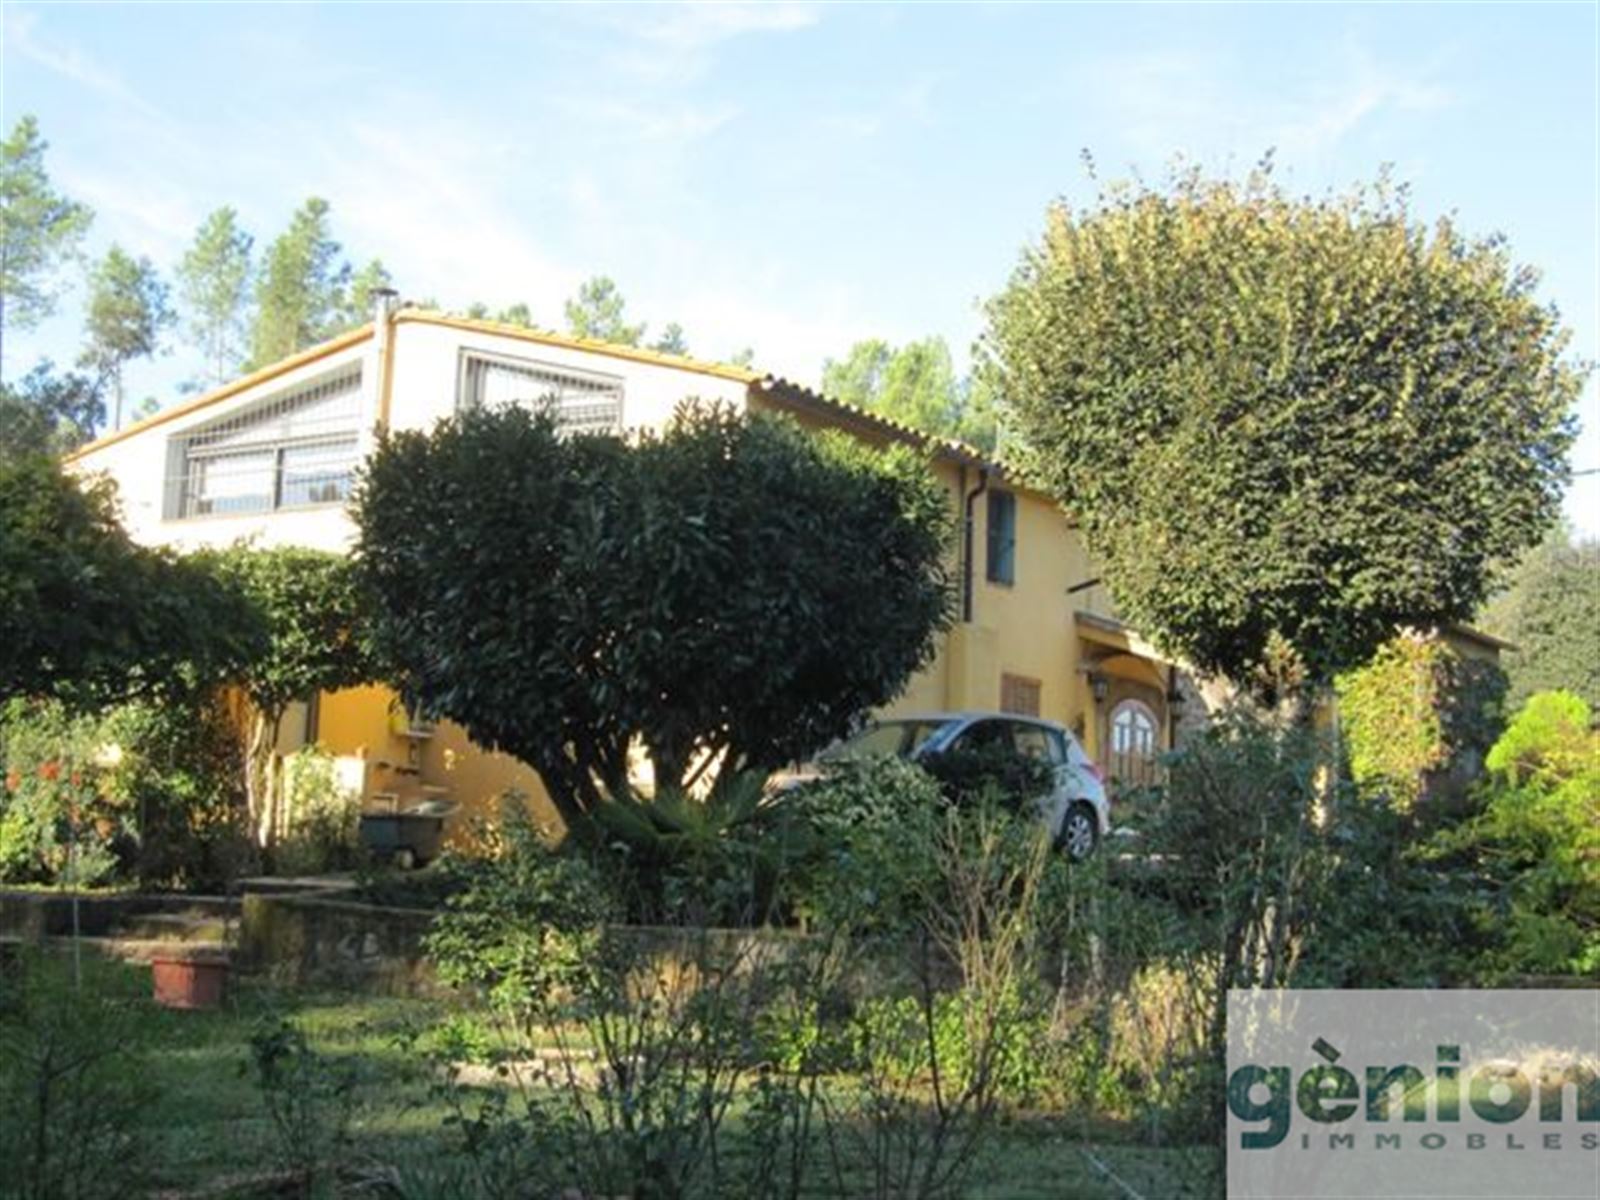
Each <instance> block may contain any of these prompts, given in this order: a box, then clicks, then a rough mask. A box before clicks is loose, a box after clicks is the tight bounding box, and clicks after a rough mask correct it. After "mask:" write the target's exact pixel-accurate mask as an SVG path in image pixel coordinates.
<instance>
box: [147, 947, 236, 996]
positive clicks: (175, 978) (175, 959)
mask: <svg viewBox="0 0 1600 1200" xmlns="http://www.w3.org/2000/svg"><path fill="white" fill-rule="evenodd" d="M150 982H151V984H152V986H153V987H154V989H155V1000H156V1003H157V1004H159V1005H161V1006H162V1007H163V1008H216V1007H218V1006H219V1005H220V1004H221V1003H222V993H223V989H224V988H225V987H226V985H227V982H228V960H227V959H225V958H219V957H217V956H215V955H212V956H202V955H177V956H172V957H167V958H152V959H151V960H150Z"/></svg>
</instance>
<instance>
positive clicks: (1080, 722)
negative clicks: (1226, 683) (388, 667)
mask: <svg viewBox="0 0 1600 1200" xmlns="http://www.w3.org/2000/svg"><path fill="white" fill-rule="evenodd" d="M497 372H498V375H496V374H495V373H497ZM519 373H520V374H519ZM490 375H493V376H494V377H495V378H497V379H500V380H502V382H503V381H504V380H505V379H510V380H512V381H513V382H515V380H516V379H518V378H523V377H527V378H531V379H535V380H542V381H545V382H543V383H539V384H538V385H537V386H540V387H544V386H556V387H558V388H561V389H566V390H570V391H571V392H572V394H573V395H574V396H577V397H578V399H579V400H581V401H583V403H584V404H586V405H588V408H586V409H585V410H584V411H585V412H586V413H588V415H589V418H592V416H593V411H592V410H593V409H594V406H595V405H596V404H599V405H601V406H610V407H608V408H605V409H604V411H605V414H608V415H607V418H606V419H608V420H611V421H612V422H613V423H614V424H615V425H616V426H618V427H659V426H660V425H662V424H664V423H665V422H666V421H667V420H668V419H670V416H671V413H672V411H673V408H674V406H675V405H676V404H677V403H678V402H679V401H681V400H683V399H685V398H687V397H691V396H693V397H698V398H700V399H703V400H709V401H716V402H720V403H724V404H729V405H732V406H735V407H745V408H748V409H753V410H765V411H775V412H783V413H787V414H789V415H791V416H792V417H793V418H795V419H796V420H797V421H799V422H800V423H802V424H803V425H806V426H808V427H811V428H815V429H821V428H828V429H838V430H843V431H845V432H846V433H849V434H852V435H854V436H857V437H860V438H863V439H865V440H867V441H870V442H872V443H874V444H880V445H881V444H885V443H888V442H894V441H899V442H908V443H914V444H918V445H922V446H925V447H927V448H929V449H930V450H931V451H932V455H931V463H932V467H931V469H932V470H934V471H935V472H936V473H937V474H938V477H939V479H940V480H941V482H942V483H943V484H944V486H945V488H946V491H947V493H948V495H949V498H950V504H951V506H952V511H953V512H955V513H956V515H957V517H958V526H959V528H960V530H961V532H960V533H959V534H958V536H957V538H956V542H955V544H954V545H952V546H951V547H950V553H951V556H952V562H953V563H954V564H955V565H956V566H957V568H958V572H957V573H958V576H959V577H960V578H961V579H962V580H963V581H964V583H963V596H962V603H961V612H960V615H959V619H958V621H957V623H956V625H955V626H954V628H953V629H952V630H951V631H950V632H949V633H948V634H946V635H945V636H943V638H942V639H941V642H940V644H939V647H938V652H937V654H936V656H935V658H934V660H933V661H932V663H931V664H930V665H929V666H928V668H927V669H926V670H924V671H923V672H922V673H921V674H919V675H918V676H917V677H916V678H915V679H913V680H912V681H911V683H910V685H909V686H908V687H907V688H906V690H905V692H904V694H903V695H901V696H900V697H898V698H897V699H896V700H895V701H894V702H893V703H892V704H891V705H889V706H888V708H887V710H886V711H887V712H889V713H908V712H929V711H941V710H961V709H978V710H1002V709H1006V710H1012V711H1025V712H1032V713H1036V714H1037V715H1040V716H1043V717H1046V718H1049V719H1052V720H1055V721H1059V722H1061V723H1062V724H1064V725H1066V726H1068V727H1069V728H1071V729H1072V730H1073V731H1074V732H1075V733H1076V734H1077V735H1078V736H1079V738H1080V740H1081V741H1082V742H1083V744H1084V746H1085V749H1086V750H1087V751H1088V752H1089V753H1090V755H1092V756H1093V757H1095V758H1096V759H1097V760H1099V761H1100V762H1102V763H1103V764H1104V765H1105V766H1106V767H1107V769H1108V771H1109V772H1110V773H1111V774H1112V775H1113V776H1117V775H1121V776H1124V777H1128V776H1132V777H1137V776H1139V775H1140V773H1141V772H1144V771H1147V770H1150V769H1152V768H1153V759H1154V756H1155V754H1157V753H1159V752H1160V751H1161V750H1163V749H1165V748H1166V747H1167V746H1169V745H1170V739H1171V734H1172V728H1173V724H1174V711H1173V705H1172V701H1171V698H1172V697H1173V696H1174V695H1175V691H1174V685H1175V674H1176V672H1175V668H1174V667H1173V666H1172V665H1171V664H1170V663H1168V662H1166V661H1165V660H1164V659H1163V658H1162V656H1161V655H1160V654H1159V653H1157V652H1156V650H1155V649H1154V648H1153V647H1151V646H1149V645H1148V644H1147V643H1145V642H1143V641H1142V640H1141V639H1140V638H1139V637H1138V636H1137V635H1136V634H1134V633H1133V632H1131V631H1130V630H1128V629H1126V628H1125V627H1124V626H1123V625H1122V624H1121V623H1120V622H1119V621H1118V620H1117V619H1116V615H1115V613H1114V611H1113V610H1112V608H1111V605H1110V602H1109V599H1108V597H1107V596H1106V595H1105V593H1104V591H1103V590H1102V589H1101V588H1100V587H1099V585H1098V583H1097V582H1096V578H1095V577H1096V571H1095V569H1094V566H1093V564H1092V563H1091V562H1090V561H1089V559H1088V557H1087V555H1086V554H1085V552H1084V549H1083V543H1082V540H1081V538H1080V537H1079V536H1078V533H1077V531H1076V530H1075V529H1074V528H1073V526H1072V524H1071V522H1070V521H1069V520H1068V518H1067V517H1066V515H1065V514H1063V513H1062V512H1061V511H1060V509H1059V508H1057V507H1056V505H1055V504H1054V503H1052V502H1051V501H1050V500H1049V499H1048V498H1047V497H1045V496H1043V495H1041V494H1039V493H1036V492H1033V491H1031V490H1029V489H1027V488H1026V487H1022V486H1019V485H1018V484H1017V483H1016V482H1015V481H1013V480H1011V479H1009V478H1008V476H1007V474H1006V472H1005V470H1004V468H1003V466H1002V465H1001V464H999V463H996V462H993V461H989V460H986V459H985V458H984V456H983V455H981V454H980V453H978V452H977V451H975V450H973V449H972V448H970V447H967V446H964V445H961V444H959V443H955V442H948V441H942V440H939V439H930V438H928V437H926V436H925V435H923V434H921V433H918V432H916V431H914V430H911V429H909V428H906V427H904V426H900V425H897V424H895V423H893V422H891V421H887V420H884V419H883V418H881V417H879V416H876V415H874V414H871V413H868V412H865V411H863V410H861V409H857V408H854V407H852V406H849V405H846V404H842V403H839V402H837V401H834V400H831V399H828V398H827V397H824V396H821V395H819V394H817V393H815V392H813V391H811V390H809V389H807V388H805V387H802V386H799V385H797V384H793V383H790V382H787V381H785V380H781V379H775V378H773V377H771V376H767V375H762V374H760V373H757V372H754V371H749V370H744V369H741V368H737V367H730V366H726V365H722V364H715V363H706V362H700V361H698V360H694V359H689V358H681V357H676V356H670V355H663V354H657V353H653V352H650V351H644V350H639V349H636V348H632V347H621V346H611V345H606V344H603V343H597V342H591V341H586V340H582V339H574V338H567V337H561V336H558V335H554V334H548V333H543V332H539V331H534V330H529V329H524V328H519V327H515V326H506V325H500V324H496V323H492V322H485V321H476V320H467V319H462V318H458V317H452V316H448V315H445V314H439V313H431V312H424V311H420V310H415V309H398V310H397V309H395V308H393V307H392V305H391V304H389V303H388V302H381V303H380V306H379V309H378V312H377V313H376V315H375V319H374V321H373V323H371V324H369V325H366V326H363V327H362V328H361V329H358V330H354V331H352V332H350V333H347V334H344V335H342V336H341V337H339V338H335V339H333V340H332V341H330V342H327V343H324V344H323V345H322V346H318V347H314V348H312V349H310V350H307V351H305V352H303V353H301V354H297V355H295V356H293V357H292V358H289V359H286V360H284V361H283V362H281V363H277V364H274V365H272V366H270V367H267V368H265V369H263V370H261V371H257V372H255V373H254V374H252V375H249V376H246V377H244V378H243V379H241V380H238V381H235V382H234V383H231V384H229V385H227V386H225V387H222V388H219V389H217V390H216V391H214V392H211V393H209V394H207V395H205V396H201V397H199V398H197V399H195V400H191V401H189V402H186V403H183V404H180V405H176V406H174V407H172V408H169V409H167V410H165V411H163V412H161V413H158V414H156V415H155V416H154V417H151V418H149V419H147V420H145V421H142V422H138V423H136V424H134V425H131V426H129V427H128V428H126V429H123V430H121V431H118V432H116V433H114V434H111V435H109V436H107V437H105V438H102V439H100V440H99V441H97V442H95V443H92V444H91V445H89V446H87V447H85V448H84V449H82V450H80V451H79V452H78V453H77V454H75V455H74V456H72V458H71V460H70V463H71V466H72V468H73V469H74V470H76V471H79V472H82V473H86V474H87V473H100V474H104V475H108V476H110V477H111V478H112V479H114V480H115V481H116V482H117V484H118V486H119V490H120V494H121V497H122V504H123V512H124V521H125V523H126V524H127V526H128V528H129V530H130V532H131V533H132V535H133V536H134V537H135V538H136V539H138V540H140V541H144V542H147V543H151V544H165V545H172V546H175V547H178V548H182V549H192V548H195V547H198V546H203V545H219V544H228V543H231V542H233V541H236V540H238V539H239V538H242V537H248V538H253V539H255V540H256V541H258V542H259V543H261V544H268V545H270V544H302V545H310V546H316V547H321V548H325V549H331V550H344V549H347V548H348V546H349V545H350V543H351V539H352V537H353V533H354V530H353V526H352V524H351V522H350V520H349V517H348V514H347V512H346V508H345V504H344V500H345V499H346V498H347V496H346V495H341V494H331V495H326V496H321V497H320V498H318V499H316V501H315V502H313V503H284V502H283V500H284V498H285V497H286V496H299V495H300V493H297V492H295V490H294V486H293V481H292V479H291V477H290V475H289V474H286V472H289V471H290V468H289V467H288V466H287V465H286V464H287V463H289V461H290V460H291V457H292V456H293V455H294V454H295V453H296V450H297V448H298V447H301V446H302V445H304V444H306V443H307V442H311V443H315V444H316V445H317V446H319V447H322V451H320V452H322V453H326V454H330V455H331V454H335V453H337V454H338V455H342V456H344V457H342V458H341V459H340V461H341V462H344V463H346V465H348V466H349V467H352V468H353V466H354V464H355V463H357V462H359V460H360V458H361V457H362V456H364V455H365V453H366V452H367V451H368V449H369V448H370V446H371V439H372V436H373V431H374V430H375V429H376V428H380V427H388V428H426V427H428V426H430V425H431V424H432V423H433V422H434V421H435V420H437V419H438V418H440V417H443V416H446V415H448V414H449V413H451V412H453V411H456V409H457V408H459V407H460V406H462V405H464V404H471V403H476V402H487V401H486V400H485V399H484V396H485V395H486V393H483V392H481V391H480V392H474V391H473V389H474V388H481V387H487V386H488V385H487V384H483V383H482V382H481V381H482V380H483V379H484V378H486V377H488V376H490ZM551 380H554V381H555V383H554V384H551V383H549V382H548V381H551ZM530 386H533V385H530ZM566 390H563V392H562V394H563V395H566V394H567V391H566ZM307 414H313V415H315V416H316V419H317V421H318V422H320V423H319V424H317V425H315V427H314V428H312V427H310V426H309V425H307V426H306V427H305V428H304V429H299V430H298V432H297V426H296V424H295V423H296V421H300V420H302V419H304V420H306V421H309V420H310V417H309V416H307ZM586 419H587V418H586ZM222 466H228V467H229V468H230V469H229V470H228V471H224V470H221V469H220V468H221V467H222ZM252 471H255V472H261V473H262V478H261V479H260V480H256V481H254V482H252V479H253V477H251V478H247V477H246V476H247V475H248V473H249V472H252ZM230 474H231V476H232V482H231V483H229V482H227V480H228V478H229V476H230ZM218 480H222V481H224V482H223V483H221V484H219V483H218V482H217V481H218ZM251 488H255V489H257V490H256V491H255V492H252V491H250V489H251ZM333 491H334V493H337V492H338V489H337V488H335V489H333ZM302 498H303V497H302ZM997 557H999V558H1007V559H1008V561H1007V562H1006V563H1004V564H1001V563H997V562H996V559H997ZM307 741H314V742H316V743H319V744H321V745H322V746H323V747H325V748H326V749H328V750H329V751H331V752H332V753H334V754H336V755H339V756H341V757H342V758H343V759H345V760H347V762H346V765H347V766H348V767H350V768H351V771H352V772H353V774H354V776H355V777H356V778H358V779H359V780H360V781H361V782H360V786H361V790H362V792H363V795H364V800H365V802H366V803H367V804H369V805H372V806H378V805H382V804H395V803H399V804H408V803H410V802H412V801H414V800H416V799H420V798H424V797H444V798H448V799H450V800H452V801H454V802H456V803H457V805H458V812H459V814H460V815H461V816H462V817H470V816H472V815H474V814H485V813H490V812H492V811H493V806H494V803H495V801H496V799H497V797H498V796H499V795H500V794H502V793H503V792H504V791H506V790H507V789H509V788H516V789H518V790H520V791H522V792H524V793H525V794H527V795H528V796H529V797H530V798H531V799H532V801H533V804H534V806H535V809H536V812H537V813H539V814H540V815H541V816H542V817H544V818H545V819H547V820H549V821H550V822H552V823H553V822H554V820H555V816H554V811H553V809H551V807H550V805H549V803H548V800H547V799H546V797H545V794H544V789H543V787H542V785H541V784H540V781H539V779H538V776H537V775H536V774H535V773H534V772H533V771H532V770H531V769H530V768H529V767H527V766H526V765H525V764H523V763H521V762H519V761H517V760H516V759H514V758H511V757H510V756H508V755H505V754H500V753H497V752H494V751H493V750H490V749H486V748H482V747H478V746H475V745H473V744H472V742H471V741H470V740H469V739H468V738H467V737H466V735H465V733H464V731H462V730H461V729H460V728H459V727H457V726H455V725H453V724H451V723H450V722H448V721H446V722H440V723H438V724H437V725H432V726H421V725H418V724H415V723H413V722H412V721H410V720H409V719H408V718H407V716H406V714H404V713H402V712H400V711H399V710H398V706H397V704H396V701H395V697H394V696H393V695H392V694H391V693H390V692H389V691H388V690H386V689H384V688H378V687H370V688H358V689H352V690H349V691H344V692H339V693H335V694H327V695H322V696H319V697H314V698H312V697H308V698H307V702H306V703H305V704H304V705H302V706H301V707H300V709H299V710H298V711H297V714H296V716H295V718H294V719H291V720H290V721H288V722H286V727H285V735H284V741H283V743H282V745H283V748H284V749H292V748H293V747H294V746H296V745H298V744H301V743H304V742H307ZM350 773H351V772H347V774H350ZM464 824H465V822H463V821H459V820H458V821H457V822H456V827H457V828H461V827H463V825H464Z"/></svg>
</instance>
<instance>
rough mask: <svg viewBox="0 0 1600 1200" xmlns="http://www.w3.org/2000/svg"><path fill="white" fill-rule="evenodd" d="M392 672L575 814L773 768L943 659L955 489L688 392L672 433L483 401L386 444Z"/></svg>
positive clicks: (382, 600) (368, 516) (375, 540)
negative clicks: (581, 423)
mask: <svg viewBox="0 0 1600 1200" xmlns="http://www.w3.org/2000/svg"><path fill="white" fill-rule="evenodd" d="M357 521H358V524H359V527H360V539H359V543H358V549H357V561H358V565H359V570H360V572H361V574H362V577H363V578H364V580H365V581H366V583H367V585H368V586H369V588H370V589H371V591H372V592H373V593H374V594H375V595H376V597H377V599H378V609H379V613H378V617H377V629H378V635H379V639H380V641H381V643H382V649H383V653H384V656H385V659H386V661H388V662H391V663H394V664H396V665H397V666H398V668H399V670H400V672H401V674H402V676H403V678H404V680H405V686H406V687H407V689H408V690H409V691H410V692H411V693H412V694H413V695H414V698H415V699H417V700H418V701H420V702H421V704H422V705H423V707H424V708H426V709H428V710H429V711H431V712H434V713H437V714H439V715H442V716H446V717H449V718H451V719H452V720H454V721H457V722H458V723H460V724H461V725H462V726H463V727H464V728H465V729H466V730H467V732H468V734H470V735H471V737H472V738H473V740H474V741H476V742H478V743H480V744H482V745H486V746H492V747H495V748H498V749H502V750H505V751H508V752H510V753H512V754H514V755H516V756H517V757H518V758H521V759H522V760H523V761H525V762H527V763H529V764H530V765H532V766H533V767H534V768H535V769H537V770H538V771H539V773H540V775H541V776H542V778H543V779H544V782H545V785H546V787H547V788H548V790H549V792H550V797H551V800H552V802H553V803H554V804H555V806H556V809H557V811H558V812H559V813H560V814H561V816H562V818H563V819H564V820H565V821H566V822H567V823H568V825H569V826H570V825H572V824H574V823H575V822H578V821H580V820H581V819H582V818H583V817H584V815H585V814H587V813H589V812H591V811H593V810H594V809H595V808H596V806H598V805H599V804H600V802H601V801H602V800H603V799H605V798H606V797H608V796H609V797H622V796H625V795H626V794H627V792H628V790H629V777H630V760H629V756H630V751H631V750H633V749H634V748H635V747H639V748H642V749H643V751H644V752H645V753H646V754H647V755H648V757H649V759H650V762H651V765H652V767H653V768H654V775H655V780H656V785H657V787H658V788H659V787H667V788H674V789H682V788H688V787H691V786H693V785H694V783H695V782H696V781H697V780H699V779H702V778H705V777H706V776H707V774H708V773H717V772H727V771H741V770H745V769H762V768H772V767H776V766H779V765H781V764H783V763H785V762H788V761H790V760H792V759H794V758H795V757H797V756H799V755H803V754H806V753H808V752H810V751H812V750H815V749H817V748H818V747H819V746H821V745H823V744H825V743H826V742H828V741H829V740H831V739H832V738H834V737H837V736H839V735H840V734H843V733H844V732H846V731H847V730H848V729H849V727H850V725H851V723H852V722H853V721H854V720H855V719H856V718H858V717H859V716H860V714H861V713H863V712H864V711H865V710H867V709H869V708H872V707H874V706H876V705H879V704H882V703H885V702H886V701H888V700H890V699H892V698H893V697H894V696H895V695H897V694H898V693H899V692H900V691H901V690H902V689H903V688H904V687H905V685H906V683H907V682H908V681H909V679H910V678H911V676H912V674H913V673H914V672H916V671H917V670H918V669H919V668H920V667H922V666H923V665H924V664H925V663H926V662H928V661H929V658H930V657H931V655H932V653H933V649H934V634H935V632H936V630H938V629H939V628H940V627H941V625H942V624H943V623H944V622H945V621H946V620H947V617H948V609H949V604H948V600H949V589H948V580H947V577H946V565H945V547H946V545H947V539H946V535H947V532H948V528H947V522H948V500H947V497H946V496H945V495H944V493H943V492H942V490H941V489H940V487H939V486H938V484H937V483H936V482H935V480H934V477H933V475H932V473H931V472H929V471H928V470H927V466H926V464H925V463H923V462H921V461H919V460H918V459H917V458H915V457H914V456H912V455H910V454H909V453H906V452H904V451H891V452H888V453H878V452H876V451H872V450H869V449H867V448H866V447H863V446H861V445H860V444H858V443H853V442H848V441H846V440H844V439H842V438H839V439H819V438H814V437H811V436H809V435H807V434H805V433H804V432H802V431H801V430H800V429H799V428H798V427H797V426H795V425H793V424H792V423H789V422H787V421H785V420H782V419H779V418H775V417H766V416H739V415H734V414H732V413H729V412H727V411H725V410H714V409H713V410H707V409H703V408H696V407H692V406H691V407H687V408H685V409H683V410H681V411H680V413H679V415H678V418H677V420H676V421H675V422H674V423H673V425H672V426H671V427H670V428H669V429H668V430H667V431H666V432H665V433H663V434H661V435H659V436H649V435H644V436H639V437H635V438H630V439H621V438H615V437H608V436H573V437H567V436H563V435H562V434H561V433H560V432H559V431H558V429H557V427H556V426H555V424H554V423H553V422H552V421H551V419H550V418H549V417H548V416H545V415H531V414H529V413H527V412H524V411H522V410H520V409H507V410H502V411H498V412H468V413H465V414H463V415H461V416H460V417H458V418H455V419H454V420H451V421H447V422H444V423H442V424H441V425H440V426H438V427H437V428H436V429H435V430H434V431H433V432H431V433H427V434H424V433H397V434H391V435H389V436H388V437H386V438H385V439H384V440H383V442H382V443H381V445H380V446H379V448H378V451H377V453H376V454H375V455H374V457H373V458H372V459H371V461H370V463H369V465H368V467H367V470H366V474H365V477H364V479H363V482H362V485H361V488H360V495H359V502H358V508H357Z"/></svg>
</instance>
